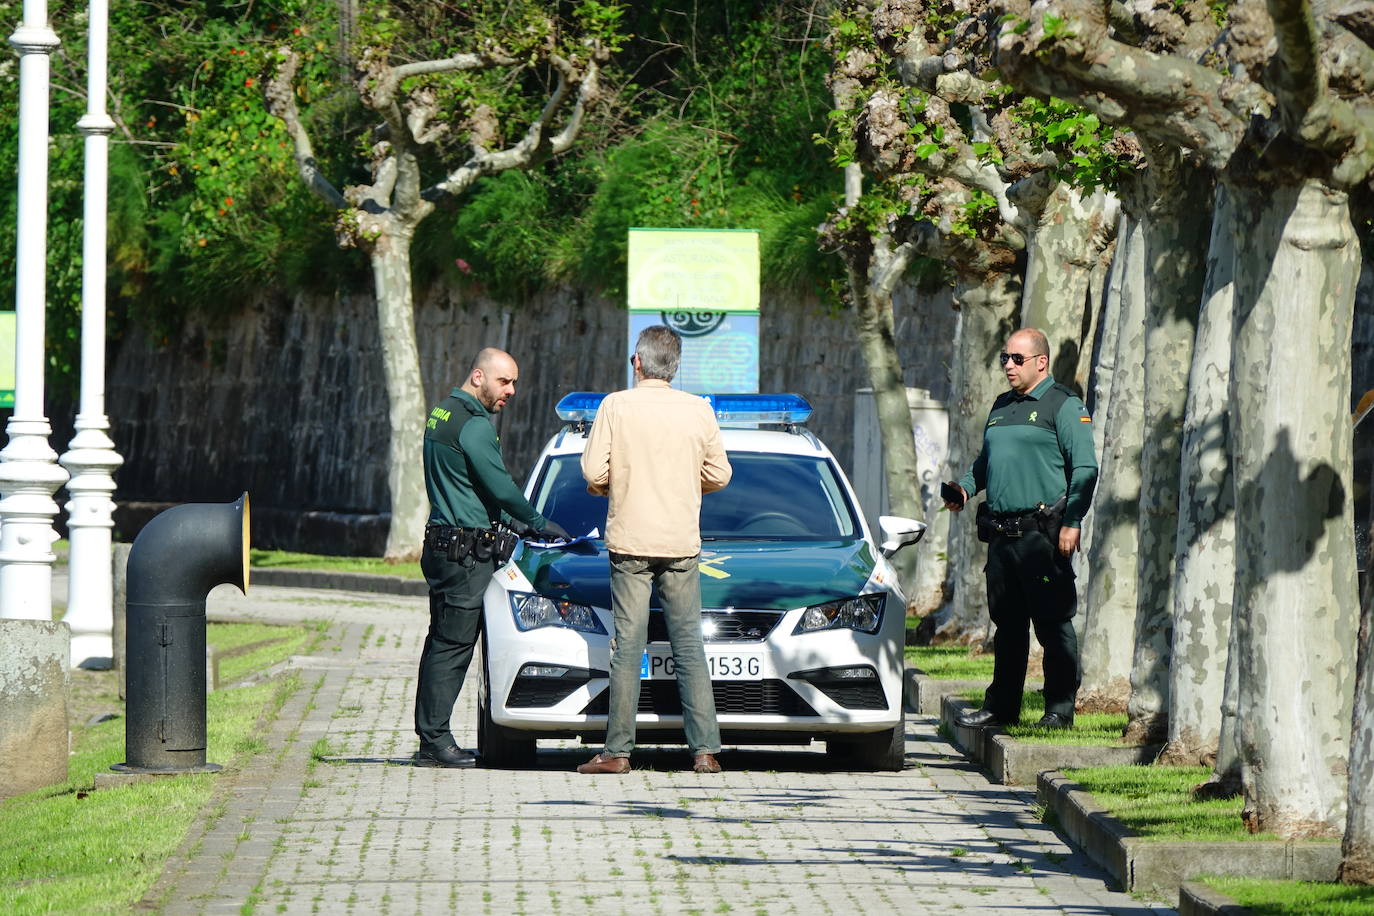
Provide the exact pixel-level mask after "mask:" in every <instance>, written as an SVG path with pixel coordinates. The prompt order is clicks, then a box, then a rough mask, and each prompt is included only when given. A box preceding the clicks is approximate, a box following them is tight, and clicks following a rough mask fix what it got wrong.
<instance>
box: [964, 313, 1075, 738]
mask: <svg viewBox="0 0 1374 916" xmlns="http://www.w3.org/2000/svg"><path fill="white" fill-rule="evenodd" d="M1000 363H1001V367H1002V371H1003V372H1004V373H1005V374H1006V377H1007V384H1008V385H1009V386H1010V390H1008V391H1006V392H1004V393H1003V394H1001V395H1000V396H999V397H998V398H997V400H996V401H994V402H993V404H992V410H991V412H989V414H988V420H987V425H986V426H985V427H984V430H983V449H982V451H981V452H980V453H979V455H978V458H977V459H976V460H975V461H974V462H973V467H972V468H970V469H969V470H968V472H967V473H965V474H964V476H963V477H962V478H961V479H960V480H959V483H958V484H957V485H956V484H947V485H946V487H945V488H944V493H945V506H946V508H948V509H950V510H952V511H954V512H958V511H961V510H962V509H963V508H964V504H965V503H966V502H967V501H968V500H969V499H970V498H972V497H973V496H975V495H977V494H978V493H980V492H986V493H987V498H986V499H985V500H984V502H983V503H982V504H981V505H980V506H979V507H978V518H977V526H978V537H979V540H982V541H986V542H987V545H988V563H987V567H986V575H987V584H988V613H989V615H990V616H991V617H992V622H993V623H994V624H995V625H996V627H997V630H996V632H995V633H994V635H993V656H994V663H993V675H992V684H991V685H989V687H988V689H987V691H986V692H985V693H984V694H983V706H982V708H981V709H978V710H975V711H973V712H968V713H964V714H963V715H961V716H959V717H958V718H957V719H956V722H957V723H958V724H959V725H961V726H964V727H966V728H981V727H985V726H992V725H1014V724H1016V723H1017V722H1018V721H1019V720H1020V718H1021V695H1022V692H1023V690H1024V688H1025V681H1026V656H1027V654H1028V653H1029V651H1030V633H1029V628H1030V627H1032V626H1033V627H1034V628H1035V637H1036V639H1038V640H1039V641H1040V645H1041V646H1043V647H1044V650H1045V655H1044V668H1045V714H1044V716H1043V717H1042V718H1041V719H1040V721H1039V722H1038V723H1037V724H1038V725H1040V726H1043V727H1048V728H1069V727H1071V726H1072V725H1073V709H1074V699H1075V697H1076V695H1077V693H1078V684H1079V680H1080V673H1079V667H1078V638H1077V636H1076V635H1075V634H1074V629H1073V615H1074V613H1075V611H1076V610H1077V604H1078V599H1077V589H1076V588H1075V585H1074V572H1073V566H1072V565H1071V562H1070V560H1071V557H1072V556H1073V554H1074V552H1075V551H1077V550H1078V548H1079V531H1080V528H1081V526H1082V523H1083V516H1084V515H1086V514H1087V512H1088V505H1089V503H1090V502H1091V500H1092V494H1093V488H1094V486H1096V484H1097V458H1096V456H1095V455H1094V454H1093V436H1092V418H1091V417H1090V416H1089V415H1088V409H1087V407H1085V406H1084V405H1083V402H1082V401H1081V400H1079V398H1078V396H1077V395H1075V394H1074V393H1073V391H1072V390H1070V389H1069V388H1066V387H1065V386H1063V385H1061V384H1059V383H1058V382H1056V381H1055V380H1054V378H1053V377H1052V376H1051V375H1050V347H1049V341H1048V340H1046V339H1045V335H1044V334H1043V333H1041V332H1040V331H1038V330H1036V329H1035V328H1022V329H1021V330H1019V331H1017V332H1016V333H1014V334H1012V335H1011V337H1009V338H1007V345H1006V349H1005V350H1004V351H1003V352H1002V354H1001V357H1000Z"/></svg>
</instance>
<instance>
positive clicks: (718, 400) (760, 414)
mask: <svg viewBox="0 0 1374 916" xmlns="http://www.w3.org/2000/svg"><path fill="white" fill-rule="evenodd" d="M702 397H703V398H705V399H706V402H707V403H708V404H710V405H711V409H712V410H713V411H715V414H716V420H717V421H718V422H720V423H805V422H806V421H807V420H809V419H811V413H812V410H811V404H810V403H809V402H807V400H806V398H804V397H802V396H801V395H799V394H703V395H702ZM605 399H606V395H605V393H603V392H598V391H574V392H572V393H571V394H567V395H564V396H563V399H562V400H560V401H559V402H558V406H557V407H555V408H554V410H556V411H557V412H558V419H560V420H562V421H563V422H564V423H577V422H590V421H591V420H594V419H596V412H597V410H598V409H599V408H600V407H601V402H602V401H603V400H605Z"/></svg>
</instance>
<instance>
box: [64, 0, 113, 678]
mask: <svg viewBox="0 0 1374 916" xmlns="http://www.w3.org/2000/svg"><path fill="white" fill-rule="evenodd" d="M109 18H110V8H109V0H91V6H90V46H89V49H88V57H87V60H88V64H89V68H88V72H87V74H86V114H85V115H84V116H82V118H81V120H79V121H77V122H76V126H77V129H78V130H80V131H81V133H83V134H84V135H85V136H86V196H85V209H84V218H85V220H84V222H85V224H84V226H83V234H82V249H81V406H80V410H79V412H78V413H77V415H76V435H75V436H73V437H72V441H71V446H70V450H69V451H68V452H67V453H66V454H65V455H63V456H62V458H61V459H60V460H61V462H62V466H63V467H65V468H66V469H67V470H68V471H70V472H71V475H72V479H71V480H70V481H69V482H68V483H67V492H68V493H69V494H71V498H70V499H69V500H67V531H68V538H69V539H70V541H71V553H70V555H69V558H68V569H69V570H70V573H69V578H68V584H67V616H66V617H65V618H63V619H64V620H66V622H67V624H68V625H69V626H70V627H71V631H72V665H73V667H86V668H106V667H109V666H110V664H111V661H112V658H113V655H114V648H113V642H112V635H113V630H114V614H113V609H112V604H113V586H112V573H111V569H110V531H111V529H112V528H113V527H114V519H113V517H112V516H113V513H114V508H115V504H114V500H112V499H111V498H110V494H112V493H113V492H114V489H115V484H114V477H113V474H114V471H115V469H116V468H118V467H119V466H120V465H121V464H123V463H124V459H123V458H121V457H120V456H119V454H118V453H116V452H115V450H114V443H113V442H111V441H110V437H109V436H108V435H106V431H107V430H109V428H110V423H109V419H108V418H107V417H106V416H105V218H106V212H107V210H108V207H107V201H106V198H107V196H108V194H107V191H108V187H109V149H110V133H111V132H112V131H113V130H114V127H115V124H114V121H113V120H111V119H110V116H109V115H108V114H106V112H105V88H106V70H107V67H106V58H107V53H106V48H107V33H108V26H109Z"/></svg>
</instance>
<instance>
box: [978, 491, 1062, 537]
mask: <svg viewBox="0 0 1374 916" xmlns="http://www.w3.org/2000/svg"><path fill="white" fill-rule="evenodd" d="M1063 518H1064V509H1063V501H1062V500H1061V501H1060V502H1058V503H1055V505H1054V506H1043V505H1042V506H1039V507H1037V508H1035V509H1031V510H1029V511H1026V512H1015V513H1009V514H1005V515H1003V514H998V513H995V512H993V511H991V510H990V509H988V504H987V503H983V504H981V505H980V506H979V507H978V515H977V518H976V519H975V521H976V522H977V524H978V540H980V541H982V542H983V543H985V544H986V543H987V542H988V541H991V540H992V539H993V537H995V536H997V537H1004V538H1019V537H1023V536H1025V534H1026V533H1027V532H1030V531H1044V532H1046V533H1049V532H1051V531H1053V530H1055V529H1057V528H1058V527H1059V525H1060V522H1061V521H1062V520H1063Z"/></svg>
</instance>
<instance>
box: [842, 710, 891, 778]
mask: <svg viewBox="0 0 1374 916" xmlns="http://www.w3.org/2000/svg"><path fill="white" fill-rule="evenodd" d="M825 752H826V754H828V755H829V756H830V757H831V759H833V760H834V761H835V762H836V763H837V764H840V765H842V766H848V767H852V768H853V769H856V770H872V771H885V772H890V773H897V772H900V771H901V769H902V767H903V765H904V764H905V763H906V714H905V713H903V714H902V718H901V720H900V721H898V722H897V724H896V725H894V726H892V727H891V728H888V729H884V730H883V731H880V732H873V733H872V734H870V735H851V736H849V737H847V738H839V739H832V740H830V741H827V742H826V743H825Z"/></svg>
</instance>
